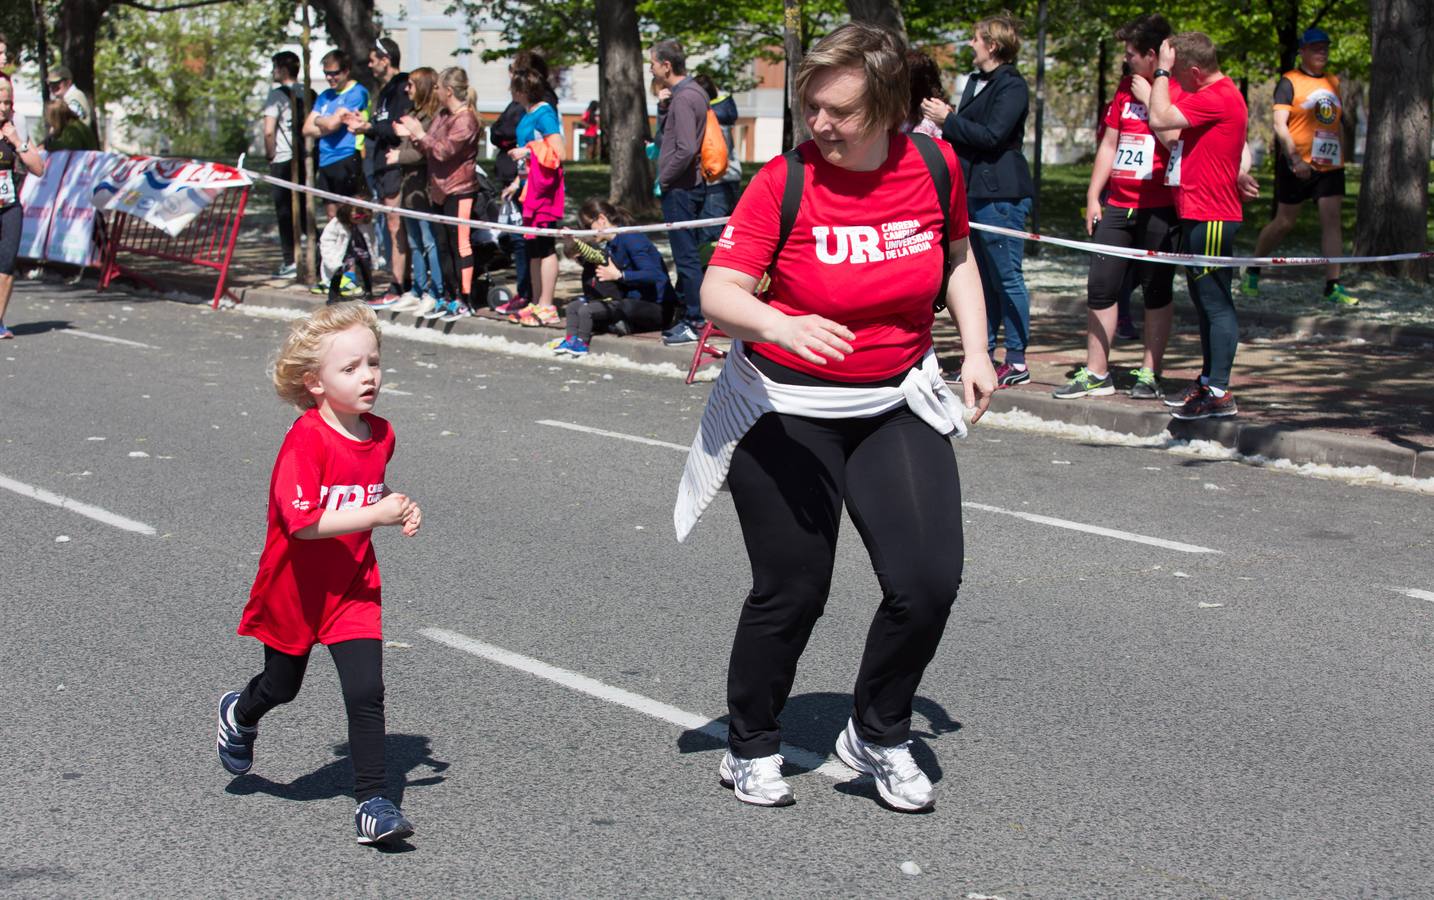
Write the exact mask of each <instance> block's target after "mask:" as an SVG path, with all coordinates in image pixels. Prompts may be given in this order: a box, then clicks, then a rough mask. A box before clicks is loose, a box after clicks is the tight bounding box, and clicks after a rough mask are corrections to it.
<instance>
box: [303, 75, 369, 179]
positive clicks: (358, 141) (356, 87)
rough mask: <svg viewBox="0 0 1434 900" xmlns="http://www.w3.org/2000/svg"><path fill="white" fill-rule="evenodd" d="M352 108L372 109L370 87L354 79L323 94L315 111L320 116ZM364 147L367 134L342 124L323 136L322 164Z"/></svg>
mask: <svg viewBox="0 0 1434 900" xmlns="http://www.w3.org/2000/svg"><path fill="white" fill-rule="evenodd" d="M345 109H351V110H353V111H354V112H356V113H360V114H367V112H368V88H366V87H364V86H363V85H361V84H359V83H358V82H357V81H350V82H349V83H348V84H346V85H344V86H343V89H341V90H337V91H336V90H334V89H333V88H329V89H328V90H326V91H324V92H323V93H322V94H320V95H319V99H318V102H317V103H315V104H314V112H316V113H318V114H319V115H320V116H331V115H333V114H334V113H336V112H339V111H341V110H345ZM362 147H363V138H362V137H360V136H359V135H356V134H354V133H353V132H352V131H349V129H348V126H340V127H339V129H338V130H337V131H331V132H329V133H328V134H326V135H324V136H322V137H320V138H319V165H321V166H327V165H330V164H332V163H336V162H338V161H339V160H341V159H347V158H349V157H350V156H353V155H354V154H356V153H358V152H359V150H360V149H361V148H362Z"/></svg>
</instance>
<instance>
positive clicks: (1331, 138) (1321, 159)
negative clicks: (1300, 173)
mask: <svg viewBox="0 0 1434 900" xmlns="http://www.w3.org/2000/svg"><path fill="white" fill-rule="evenodd" d="M1343 151H1344V147H1343V146H1342V145H1341V143H1340V140H1339V134H1338V133H1336V132H1333V131H1316V132H1315V137H1314V143H1313V144H1312V145H1311V146H1310V162H1312V163H1314V164H1315V165H1319V166H1342V165H1344V152H1343Z"/></svg>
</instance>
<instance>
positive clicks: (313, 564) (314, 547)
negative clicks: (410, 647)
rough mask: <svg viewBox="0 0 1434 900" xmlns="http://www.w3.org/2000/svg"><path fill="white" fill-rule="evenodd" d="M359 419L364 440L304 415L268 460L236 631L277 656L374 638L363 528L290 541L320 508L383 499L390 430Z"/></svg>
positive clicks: (376, 615) (375, 583)
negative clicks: (254, 567)
mask: <svg viewBox="0 0 1434 900" xmlns="http://www.w3.org/2000/svg"><path fill="white" fill-rule="evenodd" d="M363 418H364V421H365V422H367V423H368V426H369V432H370V436H369V439H368V440H366V441H355V440H351V439H349V438H346V437H344V436H343V435H341V434H339V433H338V432H337V431H335V430H334V428H333V427H332V426H331V425H329V424H328V423H327V422H325V421H324V419H323V416H321V415H320V414H319V411H318V410H317V409H310V410H308V411H307V412H305V413H304V414H303V415H302V416H300V417H299V418H298V419H296V420H295V421H294V424H293V425H292V426H290V428H289V433H288V435H286V436H285V438H284V443H283V446H281V447H280V448H279V456H278V459H276V460H275V461H274V474H273V476H272V477H271V478H270V481H269V527H268V533H267V535H266V537H265V539H264V552H263V553H262V554H260V556H259V574H258V575H257V576H256V577H255V578H254V586H253V588H251V589H250V591H249V603H248V605H246V606H245V607H244V616H243V618H242V619H241V620H240V622H239V633H240V634H248V635H252V636H254V637H256V638H258V639H259V640H261V641H263V642H264V643H265V644H267V645H269V646H270V647H273V648H274V649H275V650H278V651H280V652H282V653H289V654H294V655H297V654H300V653H307V652H308V651H309V648H311V647H313V646H314V644H316V643H319V644H335V643H338V642H339V641H348V640H354V639H356V638H381V637H383V624H382V608H381V605H380V604H381V594H382V591H381V582H380V580H379V574H378V558H377V557H376V556H374V552H373V542H372V541H371V540H370V535H371V534H372V532H370V531H359V532H355V533H353V534H345V535H340V536H339V537H331V538H321V539H318V540H301V539H299V538H296V537H294V533H295V532H297V531H301V530H302V529H304V528H306V527H308V526H309V525H312V524H314V523H315V522H317V521H319V518H320V517H321V516H322V515H323V514H324V510H328V509H333V510H338V509H350V508H353V507H360V506H372V505H373V504H375V503H377V502H378V501H380V500H382V499H383V495H384V483H383V478H384V470H385V468H386V466H387V465H388V460H389V459H390V458H391V457H392V456H393V449H394V437H393V429H392V428H391V427H390V426H389V424H388V421H387V420H385V419H381V418H379V417H378V416H375V415H369V414H365V415H364V417H363Z"/></svg>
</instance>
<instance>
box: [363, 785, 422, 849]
mask: <svg viewBox="0 0 1434 900" xmlns="http://www.w3.org/2000/svg"><path fill="white" fill-rule="evenodd" d="M354 830H355V831H357V832H358V842H359V843H360V844H383V843H389V842H392V841H401V840H403V839H404V838H406V837H408V836H409V835H411V834H413V823H412V822H410V821H408V820H407V819H405V818H404V817H403V810H401V809H399V808H398V807H397V806H394V805H393V801H391V800H387V799H385V798H383V797H373V798H371V799H368V800H365V801H364V802H362V803H360V804H359V808H358V809H356V810H354Z"/></svg>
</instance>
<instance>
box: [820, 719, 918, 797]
mask: <svg viewBox="0 0 1434 900" xmlns="http://www.w3.org/2000/svg"><path fill="white" fill-rule="evenodd" d="M836 752H837V756H839V757H840V758H841V761H842V762H844V763H846V764H847V765H848V766H850V767H851V768H853V769H855V770H856V771H858V772H861V773H863V774H865V775H870V776H872V778H874V779H875V780H876V792H877V793H878V794H880V795H881V799H883V800H885V801H886V803H887V805H888V806H890V807H891V808H892V809H895V810H899V811H901V812H921V811H923V810H927V809H930V808H931V807H933V806H935V805H936V792H935V789H934V788H932V787H931V780H930V779H928V778H927V777H926V773H925V772H923V771H921V767H920V766H918V765H917V764H916V760H915V759H912V757H911V742H910V741H906V742H905V743H901V744H897V745H896V746H895V747H882V746H880V745H878V744H873V743H871V742H869V741H864V740H862V739H861V737H860V736H859V735H857V733H856V723H855V722H853V721H852V720H850V719H848V720H847V723H846V730H845V731H843V732H842V733H841V737H839V738H837V742H836Z"/></svg>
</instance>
